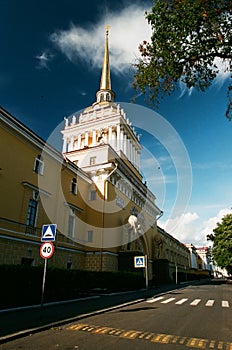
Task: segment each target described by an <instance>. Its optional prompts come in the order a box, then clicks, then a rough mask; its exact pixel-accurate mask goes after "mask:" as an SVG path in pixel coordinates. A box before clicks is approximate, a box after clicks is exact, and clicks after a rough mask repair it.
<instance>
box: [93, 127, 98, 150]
mask: <svg viewBox="0 0 232 350" xmlns="http://www.w3.org/2000/svg"><path fill="white" fill-rule="evenodd" d="M96 143H97V134H96V130H93V146H95V145H96Z"/></svg>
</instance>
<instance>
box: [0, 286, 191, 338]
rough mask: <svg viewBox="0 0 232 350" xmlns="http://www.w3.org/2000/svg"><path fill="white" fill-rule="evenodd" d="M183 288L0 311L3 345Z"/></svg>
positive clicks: (100, 296) (127, 293)
mask: <svg viewBox="0 0 232 350" xmlns="http://www.w3.org/2000/svg"><path fill="white" fill-rule="evenodd" d="M184 287H185V286H183V285H168V286H163V287H159V288H156V289H149V290H148V291H146V290H140V291H132V292H125V293H114V294H106V295H96V296H93V297H88V298H82V299H77V300H72V301H65V302H58V303H50V304H44V305H43V308H42V309H41V307H40V305H34V306H31V307H26V308H17V309H11V310H1V311H0V344H1V343H4V342H7V341H10V340H13V339H15V338H19V337H23V336H27V335H29V334H32V333H36V332H39V331H42V330H46V329H49V328H51V327H59V326H62V325H63V324H66V323H71V322H73V321H75V320H78V319H82V318H85V317H87V316H91V315H94V314H97V313H104V312H106V311H108V310H109V309H112V308H119V307H122V304H123V305H128V304H135V303H139V302H141V301H143V300H145V299H146V298H149V297H151V296H153V295H157V294H161V293H165V292H167V291H170V290H175V289H180V288H184Z"/></svg>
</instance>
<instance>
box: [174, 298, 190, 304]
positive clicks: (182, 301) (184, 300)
mask: <svg viewBox="0 0 232 350" xmlns="http://www.w3.org/2000/svg"><path fill="white" fill-rule="evenodd" d="M187 300H188V298H183V299H180V300H179V301H177V302H176V303H175V304H176V305H182V304H184V303H185V302H186V301H187Z"/></svg>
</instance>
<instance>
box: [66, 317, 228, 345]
mask: <svg viewBox="0 0 232 350" xmlns="http://www.w3.org/2000/svg"><path fill="white" fill-rule="evenodd" d="M66 329H67V330H70V331H78V332H80V331H83V332H86V333H93V334H99V335H100V334H101V335H102V336H106V335H108V336H111V337H112V336H114V337H120V338H127V339H130V340H134V339H137V340H141V341H145V342H146V341H149V342H152V343H160V344H177V345H184V347H188V348H191V349H193V348H195V349H206V350H208V349H219V350H232V343H230V342H225V341H218V342H216V340H211V339H202V338H192V337H182V336H178V335H172V334H164V333H160V334H158V333H157V334H156V333H152V332H143V331H139V330H134V329H133V330H125V329H120V328H113V327H106V326H94V325H88V324H83V323H80V324H72V325H70V326H67V328H66ZM216 343H217V345H216Z"/></svg>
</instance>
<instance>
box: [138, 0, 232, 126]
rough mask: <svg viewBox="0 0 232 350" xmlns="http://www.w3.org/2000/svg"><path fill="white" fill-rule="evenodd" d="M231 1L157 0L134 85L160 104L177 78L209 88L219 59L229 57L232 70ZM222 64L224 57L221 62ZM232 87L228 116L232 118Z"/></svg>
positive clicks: (148, 18) (141, 49)
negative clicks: (150, 32)
mask: <svg viewBox="0 0 232 350" xmlns="http://www.w3.org/2000/svg"><path fill="white" fill-rule="evenodd" d="M231 9H232V4H231V0H217V1H213V0H169V1H168V0H157V1H155V2H154V5H153V8H152V11H151V13H146V18H147V20H148V23H149V24H150V25H151V27H152V37H151V42H150V43H149V42H146V41H144V42H143V43H141V45H140V46H139V50H140V54H141V58H140V59H139V60H138V62H137V63H136V64H135V67H136V73H135V80H134V87H135V88H136V89H137V90H138V92H142V93H146V94H148V96H149V99H150V100H151V101H154V102H155V103H158V102H159V96H160V94H161V95H162V94H163V93H166V94H170V93H171V92H172V91H174V90H175V88H176V84H177V82H178V81H181V82H182V83H184V84H185V85H186V86H187V87H188V88H192V87H195V88H196V89H198V90H200V91H205V90H206V89H207V88H208V87H209V86H210V85H211V84H212V82H213V80H214V79H215V78H216V76H217V75H218V72H219V67H218V62H219V61H215V59H221V60H226V62H227V65H226V66H225V67H226V68H225V70H227V71H229V72H231V66H232V65H231V59H232V52H231V43H232V34H231V18H232V10H231ZM220 62H221V61H220ZM231 89H232V86H231V85H230V86H229V89H228V108H227V111H226V116H227V117H228V119H229V120H231V104H232V101H231V96H230V93H231Z"/></svg>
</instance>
